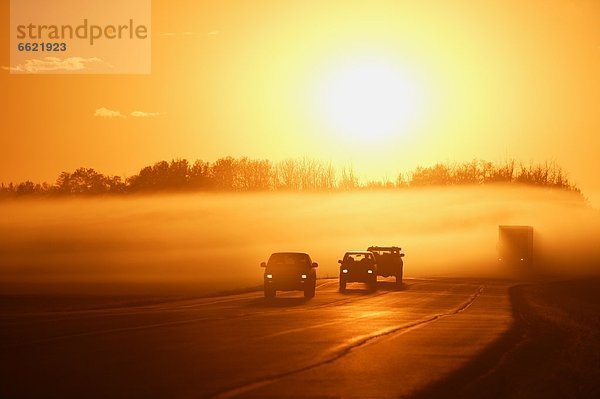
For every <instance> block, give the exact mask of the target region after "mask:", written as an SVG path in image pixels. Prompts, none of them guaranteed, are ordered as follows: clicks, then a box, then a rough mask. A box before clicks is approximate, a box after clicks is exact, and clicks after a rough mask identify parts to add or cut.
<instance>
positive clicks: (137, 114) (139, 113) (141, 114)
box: [129, 111, 162, 118]
mask: <svg viewBox="0 0 600 399" xmlns="http://www.w3.org/2000/svg"><path fill="white" fill-rule="evenodd" d="M129 115H131V116H132V117H134V118H153V117H156V116H161V115H162V113H160V112H143V111H133V112H132V113H131V114H129Z"/></svg>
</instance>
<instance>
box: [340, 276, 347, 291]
mask: <svg viewBox="0 0 600 399" xmlns="http://www.w3.org/2000/svg"><path fill="white" fill-rule="evenodd" d="M340 292H342V293H344V292H346V278H345V277H343V276H340Z"/></svg>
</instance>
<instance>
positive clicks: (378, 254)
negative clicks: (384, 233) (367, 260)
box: [367, 246, 404, 287]
mask: <svg viewBox="0 0 600 399" xmlns="http://www.w3.org/2000/svg"><path fill="white" fill-rule="evenodd" d="M367 251H369V252H372V253H373V255H374V256H375V262H376V263H377V275H378V276H383V277H392V276H393V277H396V285H397V286H399V287H400V286H402V275H403V273H404V261H403V260H402V258H403V257H404V254H403V253H402V252H401V251H402V248H400V247H377V246H372V247H369V248H367Z"/></svg>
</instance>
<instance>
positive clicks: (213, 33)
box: [158, 30, 221, 38]
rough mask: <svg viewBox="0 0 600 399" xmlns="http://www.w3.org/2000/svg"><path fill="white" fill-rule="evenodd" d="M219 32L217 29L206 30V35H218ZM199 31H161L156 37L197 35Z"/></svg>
mask: <svg viewBox="0 0 600 399" xmlns="http://www.w3.org/2000/svg"><path fill="white" fill-rule="evenodd" d="M220 33H221V32H220V31H218V30H211V31H210V32H206V35H207V36H217V35H219V34H220ZM198 34H199V33H197V32H163V33H159V34H158V37H162V38H171V37H177V36H194V35H198Z"/></svg>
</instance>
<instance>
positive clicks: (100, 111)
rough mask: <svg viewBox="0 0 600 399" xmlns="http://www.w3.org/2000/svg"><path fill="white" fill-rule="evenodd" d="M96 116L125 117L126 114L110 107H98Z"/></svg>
mask: <svg viewBox="0 0 600 399" xmlns="http://www.w3.org/2000/svg"><path fill="white" fill-rule="evenodd" d="M94 116H98V117H100V118H125V115H123V114H122V113H121V111H113V110H112V109H108V108H104V107H102V108H98V109H97V110H96V112H95V113H94Z"/></svg>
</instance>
